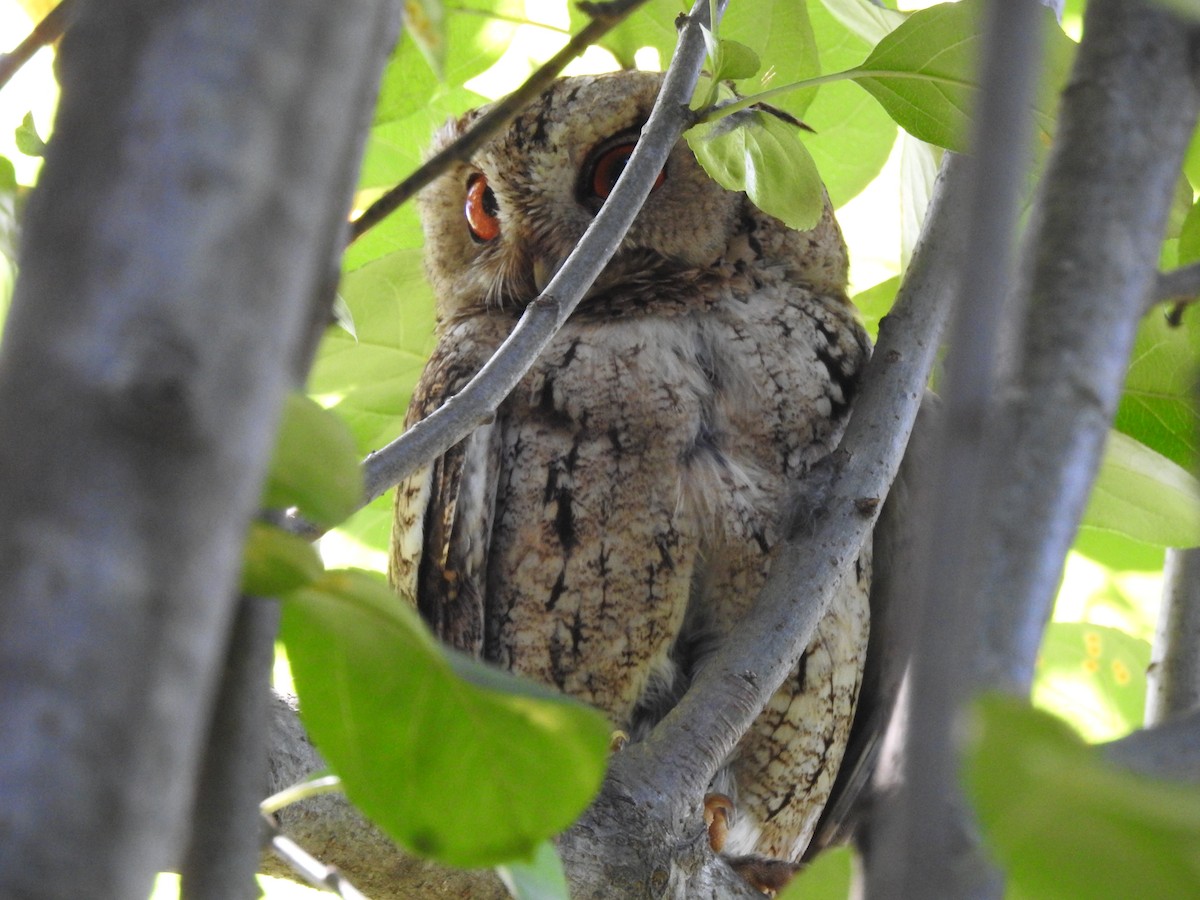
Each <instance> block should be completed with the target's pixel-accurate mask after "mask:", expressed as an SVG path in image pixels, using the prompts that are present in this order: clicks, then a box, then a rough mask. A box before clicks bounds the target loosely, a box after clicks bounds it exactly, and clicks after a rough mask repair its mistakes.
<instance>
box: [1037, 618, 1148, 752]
mask: <svg viewBox="0 0 1200 900" xmlns="http://www.w3.org/2000/svg"><path fill="white" fill-rule="evenodd" d="M1149 664H1150V645H1149V644H1148V643H1147V642H1146V641H1143V640H1140V639H1139V638H1135V637H1133V636H1131V635H1128V634H1126V633H1125V632H1123V631H1121V630H1119V629H1116V628H1106V627H1103V626H1100V625H1092V624H1090V623H1086V622H1051V623H1050V625H1049V626H1048V627H1047V629H1046V633H1045V636H1044V637H1043V638H1042V647H1041V651H1040V653H1039V654H1038V677H1037V682H1036V686H1035V688H1034V693H1033V699H1034V702H1035V703H1036V704H1037V705H1038V706H1039V707H1041V708H1043V709H1048V710H1051V711H1053V712H1055V713H1057V714H1058V715H1060V716H1062V717H1063V718H1064V719H1066V720H1067V721H1069V722H1070V723H1071V724H1072V725H1074V726H1075V727H1076V728H1078V729H1079V730H1080V731H1081V732H1082V733H1083V734H1084V736H1085V737H1087V738H1088V739H1089V740H1092V741H1103V740H1112V739H1114V738H1118V737H1121V736H1122V735H1125V734H1128V733H1129V732H1130V731H1132V730H1133V729H1134V728H1137V727H1139V726H1140V725H1141V724H1142V717H1143V714H1144V712H1145V707H1146V667H1147V666H1148V665H1149Z"/></svg>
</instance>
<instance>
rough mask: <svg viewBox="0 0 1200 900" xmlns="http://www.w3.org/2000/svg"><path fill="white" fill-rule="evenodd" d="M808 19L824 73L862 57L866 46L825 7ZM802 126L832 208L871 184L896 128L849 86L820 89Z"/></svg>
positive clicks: (816, 7)
mask: <svg viewBox="0 0 1200 900" xmlns="http://www.w3.org/2000/svg"><path fill="white" fill-rule="evenodd" d="M874 8H875V7H872V9H874ZM809 16H810V18H811V21H812V29H813V39H814V40H815V42H816V43H817V45H818V46H819V47H820V48H821V68H822V69H823V70H824V71H827V72H838V71H844V70H845V69H849V68H851V67H852V66H854V65H855V64H856V63H858V62H859V61H860V60H862V59H863V57H865V56H866V55H867V53H868V51H869V50H870V45H869V44H867V43H866V42H865V41H863V40H862V39H861V38H859V37H857V36H855V35H854V34H852V33H851V32H849V31H847V30H846V28H845V27H843V26H842V25H841V24H839V23H838V22H837V21H836V20H835V19H834V18H833V16H831V15H830V14H829V12H828V11H827V10H826V9H825V7H823V6H821V5H813V6H812V7H811V8H810V10H809ZM776 80H778V79H776ZM804 121H805V122H806V123H807V124H808V125H809V126H811V127H812V128H813V130H814V131H815V132H816V134H806V135H805V136H804V146H806V147H807V148H808V151H809V152H810V153H811V154H812V157H813V160H814V161H815V162H816V164H817V170H818V171H819V172H820V173H821V180H822V181H824V182H825V189H826V190H827V191H828V192H829V199H830V202H831V203H833V205H834V208H838V207H841V206H843V205H844V204H845V203H847V202H848V201H849V200H850V199H851V198H853V197H854V196H855V195H857V194H858V193H859V192H860V191H862V189H863V188H865V187H866V186H867V185H868V184H870V183H871V181H872V180H873V179H874V178H875V176H876V175H878V174H879V173H880V171H881V170H882V169H883V164H884V163H885V162H887V158H888V154H889V153H890V152H891V149H892V145H893V144H894V143H895V142H896V123H895V122H893V121H892V119H891V117H890V116H889V115H888V114H887V113H886V112H884V110H883V107H882V106H880V105H879V104H878V103H876V102H875V101H874V100H873V99H871V97H870V95H868V94H866V93H865V92H863V91H861V90H859V89H858V87H857V86H855V85H854V84H853V83H851V82H849V81H835V82H833V83H831V84H826V85H823V86H822V87H821V89H820V90H819V91H817V96H816V97H815V98H814V99H813V101H812V103H811V104H810V105H809V107H808V109H806V110H805V111H804Z"/></svg>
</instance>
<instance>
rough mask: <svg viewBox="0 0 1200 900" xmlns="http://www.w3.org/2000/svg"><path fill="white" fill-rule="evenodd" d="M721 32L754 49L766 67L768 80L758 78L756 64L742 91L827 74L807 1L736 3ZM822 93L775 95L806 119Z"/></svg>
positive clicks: (791, 111) (778, 102) (805, 91)
mask: <svg viewBox="0 0 1200 900" xmlns="http://www.w3.org/2000/svg"><path fill="white" fill-rule="evenodd" d="M720 35H721V38H722V40H725V41H736V42H738V43H740V44H742V45H744V46H745V47H747V48H749V49H750V50H752V51H753V52H754V53H755V54H757V56H758V58H759V59H760V60H763V61H764V65H765V66H766V71H765V72H764V73H763V77H762V78H758V77H754V76H756V75H757V73H758V69H757V68H756V69H755V70H754V71H753V72H751V73H750V74H749V75H748V76H746V78H743V79H741V81H740V83H739V84H738V85H737V88H738V91H739V93H742V94H752V93H754V92H756V91H759V90H762V89H763V88H764V87H772V86H775V85H783V84H792V83H793V82H797V81H803V80H804V79H806V78H813V77H814V76H816V75H819V74H820V72H821V58H820V56H819V55H818V47H817V41H816V38H815V37H814V35H813V27H812V22H811V21H810V20H809V15H808V5H807V4H806V3H797V2H795V0H761V2H757V3H731V4H730V5H729V12H728V13H726V15H725V18H723V19H722V20H721V30H720ZM726 77H729V78H735V79H736V78H737V77H738V76H736V75H729V76H726ZM816 96H817V89H816V88H807V89H802V90H795V91H789V92H788V93H787V94H784V95H781V96H779V97H776V98H773V99H772V100H771V105H772V106H775V107H778V108H779V109H782V110H783V111H784V112H786V113H788V114H789V115H792V116H795V117H796V118H797V119H803V118H805V117H806V116H807V115H808V108H809V106H810V105H811V104H812V102H813V100H814V98H815V97H816Z"/></svg>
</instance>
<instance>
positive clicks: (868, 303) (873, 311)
mask: <svg viewBox="0 0 1200 900" xmlns="http://www.w3.org/2000/svg"><path fill="white" fill-rule="evenodd" d="M899 289H900V276H898V275H894V276H892V277H891V278H889V279H887V280H886V281H881V282H879V284H877V285H874V286H873V287H869V288H867V289H866V290H865V291H859V292H858V293H857V294H855V295H854V297H853V298H852V299H853V301H854V305H855V306H856V307H857V308H858V313H859V315H860V316H862V319H863V324H864V325H865V326H866V327H867V333H868V334H870V335H871V340H875V339H876V338H877V337H878V336H879V320H880V319H882V318H883V317H884V316H886V315H887V314H888V311H889V310H890V309H891V308H892V304H893V303H894V302H895V301H896V291H898V290H899Z"/></svg>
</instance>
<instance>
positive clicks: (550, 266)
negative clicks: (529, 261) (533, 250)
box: [533, 256, 562, 294]
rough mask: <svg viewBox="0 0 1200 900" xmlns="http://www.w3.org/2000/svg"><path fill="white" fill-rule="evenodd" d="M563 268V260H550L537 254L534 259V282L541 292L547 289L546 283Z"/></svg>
mask: <svg viewBox="0 0 1200 900" xmlns="http://www.w3.org/2000/svg"><path fill="white" fill-rule="evenodd" d="M560 268H562V260H561V259H559V260H555V261H554V262H550V261H549V260H546V259H543V258H542V257H540V256H535V257H534V259H533V284H534V286H535V287H536V288H537V292H538V293H539V294H540V293H541V292H542V291H544V290H545V289H546V285H548V284H549V283H550V279H551V278H553V277H554V276H555V275H557V274H558V270H559V269H560Z"/></svg>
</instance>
